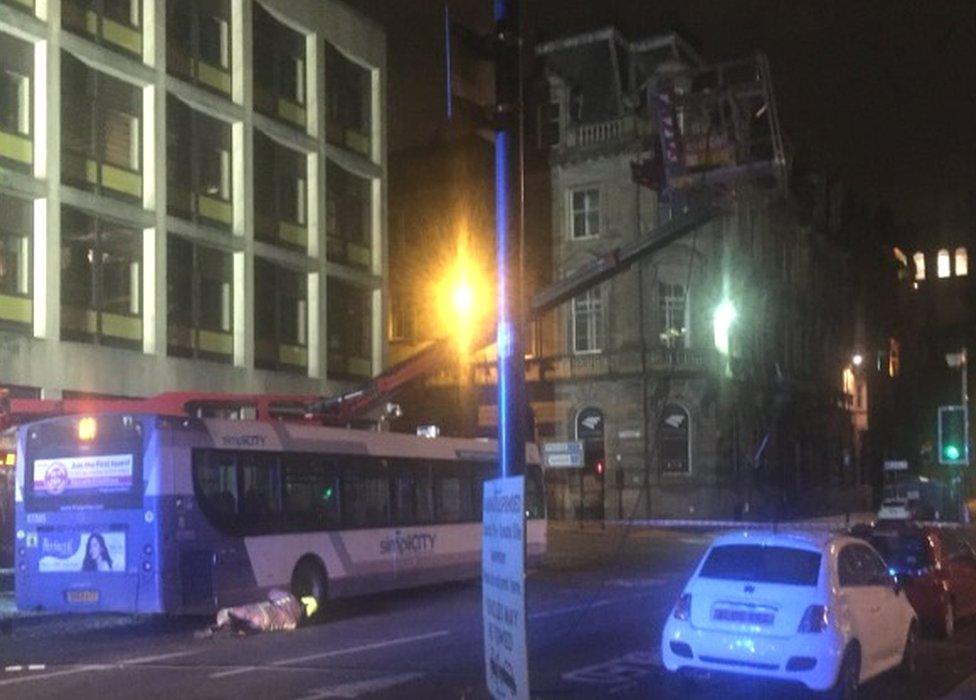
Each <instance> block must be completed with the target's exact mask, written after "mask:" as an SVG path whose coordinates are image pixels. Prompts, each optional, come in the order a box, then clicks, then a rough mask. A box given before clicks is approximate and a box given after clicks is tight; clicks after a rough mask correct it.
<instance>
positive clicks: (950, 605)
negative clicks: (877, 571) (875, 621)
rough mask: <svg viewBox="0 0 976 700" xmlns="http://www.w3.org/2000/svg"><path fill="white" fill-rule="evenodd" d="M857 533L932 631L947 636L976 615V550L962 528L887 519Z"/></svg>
mask: <svg viewBox="0 0 976 700" xmlns="http://www.w3.org/2000/svg"><path fill="white" fill-rule="evenodd" d="M853 534H855V535H856V536H859V537H863V538H864V539H866V540H867V541H868V542H870V543H871V545H872V546H874V548H875V549H876V550H878V553H879V554H881V556H882V557H883V558H884V560H885V563H886V564H887V565H888V569H889V571H890V572H891V573H892V574H893V575H894V576H895V577H896V579H897V580H898V582H899V583H901V585H902V586H904V589H905V593H906V594H907V595H908V600H909V602H911V604H912V607H914V608H915V612H916V614H917V615H918V617H919V620H920V621H921V622H922V624H923V625H925V626H926V627H928V628H929V629H930V630H932V631H934V632H935V633H937V634H939V635H940V636H943V637H949V636H951V635H952V633H953V631H954V630H955V627H956V621H957V620H959V619H961V618H964V617H970V616H972V615H976V551H974V550H973V547H972V545H971V544H970V543H969V541H968V540H967V539H966V538H965V537H964V536H963V533H962V532H961V531H960V530H958V529H956V528H951V527H934V526H923V525H918V524H915V523H912V522H896V521H883V522H878V523H875V524H874V525H873V526H866V527H859V528H856V529H855V531H854V532H853Z"/></svg>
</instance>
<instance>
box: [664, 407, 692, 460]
mask: <svg viewBox="0 0 976 700" xmlns="http://www.w3.org/2000/svg"><path fill="white" fill-rule="evenodd" d="M659 430H660V436H659V444H660V450H661V471H662V472H663V473H665V474H691V419H690V417H689V416H688V409H686V408H685V407H684V406H679V405H678V404H674V403H669V404H668V405H666V406H665V407H664V411H662V412H661V425H660V428H659Z"/></svg>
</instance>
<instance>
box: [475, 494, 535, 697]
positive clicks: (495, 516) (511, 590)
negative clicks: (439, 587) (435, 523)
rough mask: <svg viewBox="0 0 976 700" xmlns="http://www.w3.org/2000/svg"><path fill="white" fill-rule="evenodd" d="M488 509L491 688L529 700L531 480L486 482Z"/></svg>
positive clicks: (485, 570) (485, 550)
mask: <svg viewBox="0 0 976 700" xmlns="http://www.w3.org/2000/svg"><path fill="white" fill-rule="evenodd" d="M483 507H484V511H483V512H484V520H483V525H484V527H483V536H482V547H481V578H482V585H481V608H482V616H483V620H484V634H485V682H486V684H487V686H488V690H489V692H490V693H491V696H492V697H493V698H495V700H507V699H509V698H518V699H520V700H521V699H523V698H524V699H525V700H528V697H529V657H528V652H527V647H526V639H525V585H524V584H525V477H522V476H515V477H507V478H504V479H493V480H491V481H486V482H485V490H484V495H483Z"/></svg>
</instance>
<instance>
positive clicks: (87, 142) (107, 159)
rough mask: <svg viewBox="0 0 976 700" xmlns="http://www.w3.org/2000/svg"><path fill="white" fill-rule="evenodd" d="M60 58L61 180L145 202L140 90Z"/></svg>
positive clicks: (64, 56) (68, 57) (69, 57)
mask: <svg viewBox="0 0 976 700" xmlns="http://www.w3.org/2000/svg"><path fill="white" fill-rule="evenodd" d="M61 57H62V60H61V180H62V181H63V182H64V183H65V184H68V185H74V186H75V187H83V188H85V189H89V190H94V191H96V192H99V193H102V194H108V195H112V196H116V197H122V198H126V199H137V200H138V199H141V198H142V162H141V158H140V143H141V139H140V127H141V121H142V91H141V90H139V89H138V88H136V87H135V86H133V85H129V84H128V83H124V82H122V81H121V80H116V79H115V78H110V77H108V76H107V75H103V74H101V73H99V72H97V71H94V70H92V69H91V68H89V67H88V66H86V65H85V64H84V63H82V62H81V61H79V60H78V59H76V58H74V57H73V56H72V55H71V54H68V53H65V52H62V53H61Z"/></svg>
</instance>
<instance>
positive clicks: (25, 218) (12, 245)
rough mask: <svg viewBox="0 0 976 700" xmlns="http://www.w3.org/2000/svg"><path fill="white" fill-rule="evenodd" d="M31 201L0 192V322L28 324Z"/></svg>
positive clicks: (0, 324)
mask: <svg viewBox="0 0 976 700" xmlns="http://www.w3.org/2000/svg"><path fill="white" fill-rule="evenodd" d="M32 226H33V203H32V202H30V201H28V200H23V199H17V198H15V197H8V196H7V195H5V194H0V326H7V325H9V324H14V325H16V326H20V327H27V328H29V326H30V323H31V321H32V320H33V307H32V306H31V288H30V284H31V275H30V269H31V260H30V255H31V250H30V244H31V228H32Z"/></svg>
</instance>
